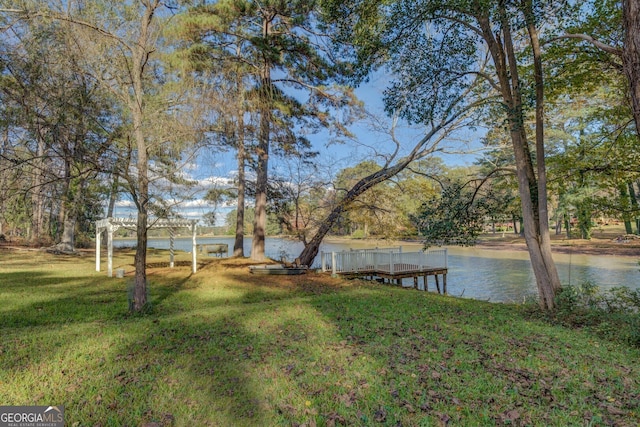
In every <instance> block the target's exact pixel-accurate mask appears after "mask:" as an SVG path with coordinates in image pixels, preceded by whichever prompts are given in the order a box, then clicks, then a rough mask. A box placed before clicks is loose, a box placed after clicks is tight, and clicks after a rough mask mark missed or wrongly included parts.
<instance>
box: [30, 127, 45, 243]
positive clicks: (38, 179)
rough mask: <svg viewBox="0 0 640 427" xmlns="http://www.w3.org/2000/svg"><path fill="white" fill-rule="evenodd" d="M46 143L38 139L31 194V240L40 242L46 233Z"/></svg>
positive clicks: (42, 139)
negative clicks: (44, 186) (44, 188)
mask: <svg viewBox="0 0 640 427" xmlns="http://www.w3.org/2000/svg"><path fill="white" fill-rule="evenodd" d="M44 155H45V141H44V138H41V137H38V150H37V152H36V160H35V161H34V170H33V182H32V185H31V186H32V188H33V192H32V193H31V205H32V213H31V235H30V236H29V239H30V240H32V241H34V242H35V241H39V240H41V239H42V237H43V233H44V205H45V200H44V190H43V188H42V186H43V185H44V184H43V183H44V179H43V175H44V170H45V160H44Z"/></svg>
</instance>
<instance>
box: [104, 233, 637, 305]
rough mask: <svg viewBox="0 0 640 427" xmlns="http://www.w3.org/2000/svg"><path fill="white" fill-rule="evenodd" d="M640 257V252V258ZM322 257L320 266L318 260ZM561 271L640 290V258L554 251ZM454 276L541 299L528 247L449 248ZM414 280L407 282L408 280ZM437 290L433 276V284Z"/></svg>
mask: <svg viewBox="0 0 640 427" xmlns="http://www.w3.org/2000/svg"><path fill="white" fill-rule="evenodd" d="M198 243H202V244H207V243H227V244H228V245H229V250H230V251H231V250H232V248H233V239H232V238H227V237H221V238H199V239H198ZM116 244H117V245H120V246H132V245H133V244H135V241H133V240H120V241H117V243H116ZM376 246H377V247H388V246H389V244H387V243H385V242H362V241H348V242H326V243H323V244H322V245H321V246H320V251H324V252H331V251H341V250H349V249H363V248H371V247H376ZM402 246H403V250H405V251H414V250H420V249H421V247H422V246H421V245H420V244H410V243H409V244H404V243H403V245H402ZM149 247H154V248H158V249H166V248H168V247H169V240H168V239H149ZM175 247H176V249H180V250H185V251H187V252H189V251H191V239H176V242H175ZM302 249H303V245H302V243H300V242H298V241H292V240H287V239H278V238H268V239H267V240H266V243H265V253H266V254H267V256H269V257H272V258H275V259H279V258H280V257H281V256H286V257H287V258H289V259H293V258H294V257H296V256H298V255H299V254H300V252H301V251H302ZM244 250H245V254H247V255H248V254H249V253H250V252H251V239H250V238H247V239H245V241H244ZM638 258H640V255H639V257H638ZM319 259H320V258H319V256H318V258H317V259H316V264H319ZM554 259H555V260H556V265H557V268H558V274H559V275H560V280H561V281H562V284H563V285H568V284H571V285H579V284H581V283H584V282H587V281H588V282H591V283H594V284H597V285H598V286H600V287H601V288H603V289H608V288H611V287H615V286H628V287H630V288H632V289H638V288H640V281H639V279H640V266H639V265H638V259H636V258H635V257H619V256H612V255H611V256H609V255H608V256H595V255H580V254H554ZM448 262H449V274H448V276H447V288H448V291H449V293H450V294H451V295H456V296H463V297H466V298H475V299H481V300H488V301H494V302H522V301H523V300H525V299H531V298H536V284H535V278H534V275H533V270H532V269H531V263H530V261H529V255H528V253H527V252H526V251H524V250H491V249H478V248H459V247H452V248H449V260H448ZM410 282H411V279H409V280H408V281H406V284H409V283H410ZM429 286H430V289H432V290H433V288H434V283H433V279H432V281H431V282H430V284H429Z"/></svg>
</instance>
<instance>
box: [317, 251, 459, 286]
mask: <svg viewBox="0 0 640 427" xmlns="http://www.w3.org/2000/svg"><path fill="white" fill-rule="evenodd" d="M321 262H322V271H324V272H331V273H332V274H333V275H335V276H343V277H351V278H355V277H358V278H366V279H370V280H379V281H382V282H383V283H386V282H387V281H388V283H392V284H393V283H395V284H398V285H401V284H402V279H406V278H413V287H414V288H416V289H420V287H419V278H420V277H422V278H423V285H424V286H423V290H425V291H426V290H428V280H427V278H428V277H429V276H433V277H434V278H435V285H436V290H437V291H438V293H440V292H441V290H440V279H439V276H442V292H443V293H445V294H446V293H447V272H448V268H447V250H446V249H437V250H432V251H425V252H423V251H420V252H402V248H401V247H400V248H389V249H377V248H376V249H366V250H361V251H342V252H331V253H322V254H321Z"/></svg>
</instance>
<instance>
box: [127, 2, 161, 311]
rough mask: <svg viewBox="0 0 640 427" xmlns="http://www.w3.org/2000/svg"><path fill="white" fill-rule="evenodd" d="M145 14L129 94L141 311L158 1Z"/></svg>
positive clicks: (138, 305)
mask: <svg viewBox="0 0 640 427" xmlns="http://www.w3.org/2000/svg"><path fill="white" fill-rule="evenodd" d="M145 7H146V8H145V13H144V15H143V16H142V17H141V20H140V34H139V36H138V43H137V45H136V46H135V47H134V48H133V52H132V54H133V60H132V73H131V78H132V86H133V93H132V94H131V95H130V96H129V98H128V99H129V108H130V109H131V117H132V122H133V136H134V138H135V143H136V151H137V162H136V168H137V178H136V181H137V182H136V184H137V185H136V186H134V187H133V188H135V189H136V190H134V193H135V196H134V200H135V203H136V208H137V210H138V221H137V224H136V227H137V229H136V239H137V243H136V244H137V247H136V255H135V267H136V273H135V281H134V289H133V304H132V307H131V308H132V309H133V311H141V310H142V309H144V307H145V306H146V305H147V223H148V209H149V164H148V163H149V158H148V152H147V149H148V146H147V141H146V139H145V134H144V130H143V121H144V113H145V108H146V107H145V103H144V86H143V81H142V80H143V77H144V70H145V67H146V64H147V61H148V56H149V55H150V51H148V50H147V49H149V38H150V28H149V27H150V25H151V22H152V21H153V16H154V13H155V11H156V9H157V8H158V7H159V3H158V2H153V3H145Z"/></svg>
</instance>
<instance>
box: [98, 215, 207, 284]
mask: <svg viewBox="0 0 640 427" xmlns="http://www.w3.org/2000/svg"><path fill="white" fill-rule="evenodd" d="M197 223H198V220H197V219H150V220H149V228H168V229H169V266H170V267H171V268H173V253H174V251H173V240H174V232H175V229H176V228H189V229H190V230H191V236H192V237H191V240H192V245H193V248H192V250H191V254H192V255H191V263H192V265H191V271H192V272H193V273H195V272H196V224H197ZM137 226H138V220H137V219H136V218H105V219H101V220H98V221H96V271H100V243H101V236H102V232H103V231H105V230H106V232H107V276H109V277H113V233H114V232H115V231H116V230H118V229H119V228H120V227H124V228H129V229H133V230H135V229H136V228H137Z"/></svg>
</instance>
